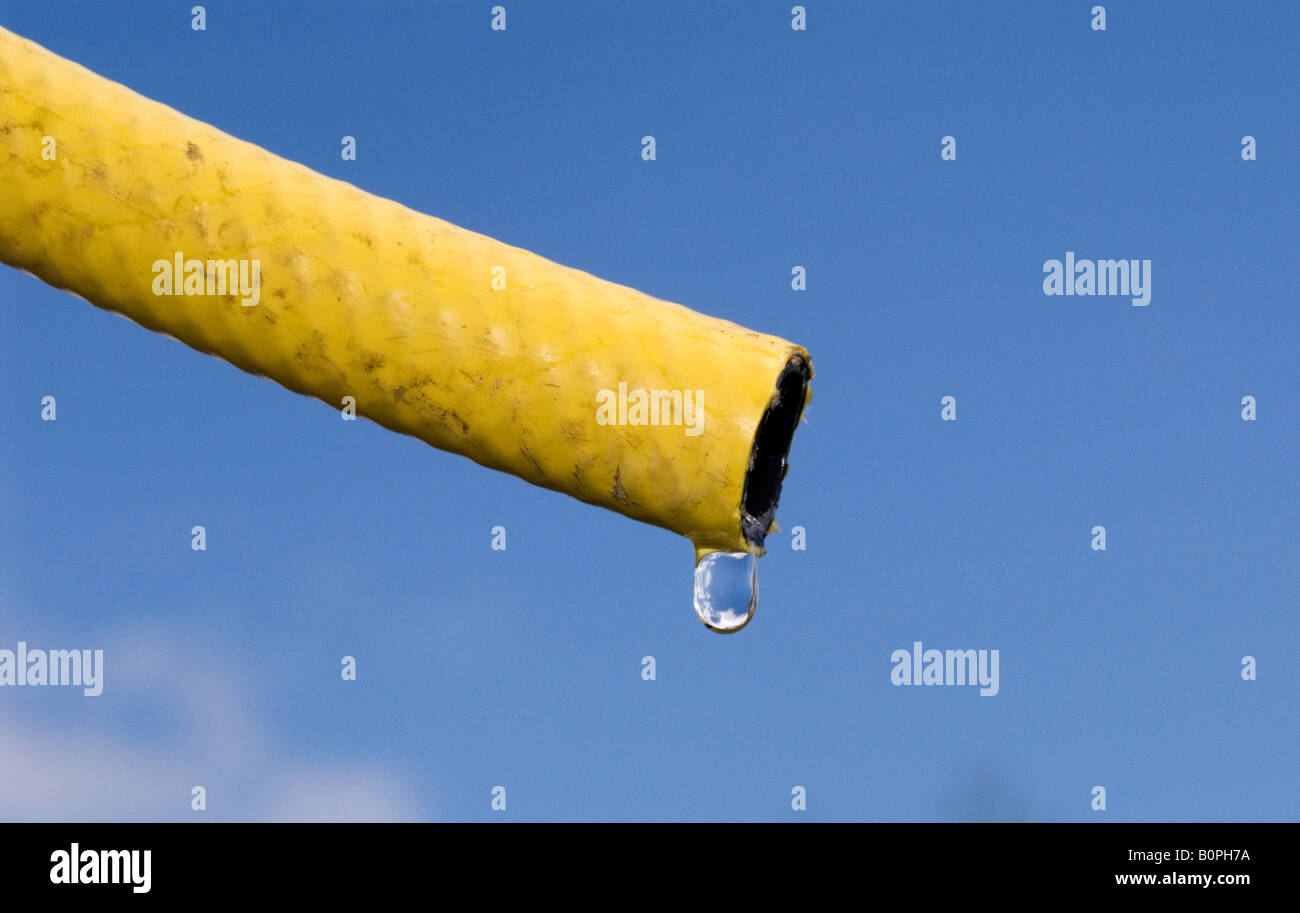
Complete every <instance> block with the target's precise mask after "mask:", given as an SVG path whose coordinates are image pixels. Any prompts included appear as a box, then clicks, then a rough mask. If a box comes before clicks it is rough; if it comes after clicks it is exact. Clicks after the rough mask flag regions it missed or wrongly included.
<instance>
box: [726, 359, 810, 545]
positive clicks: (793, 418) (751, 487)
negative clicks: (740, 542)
mask: <svg viewBox="0 0 1300 913" xmlns="http://www.w3.org/2000/svg"><path fill="white" fill-rule="evenodd" d="M811 377H812V370H811V367H810V366H809V364H808V362H807V360H806V359H805V358H803V356H801V355H794V356H792V357H791V358H790V360H789V361H788V362H786V365H785V368H784V369H782V371H781V377H780V378H779V379H778V380H777V382H776V392H777V395H776V396H775V397H773V399H772V402H771V403H770V404H769V405H768V407H767V411H766V412H764V413H763V417H762V418H761V419H760V420H759V423H758V433H757V434H755V435H754V449H753V450H752V451H751V452H750V455H749V472H748V473H747V474H746V475H745V491H744V494H743V496H742V497H741V517H740V528H741V532H742V533H744V535H745V540H746V541H747V542H749V543H751V544H752V545H762V544H763V539H764V538H765V537H766V536H767V530H768V527H769V526H771V524H772V517H773V515H774V514H775V513H776V504H777V501H778V500H779V499H780V497H781V483H782V482H783V481H784V480H785V473H786V470H787V469H788V468H789V462H788V458H789V456H790V444H791V443H792V442H793V441H794V430H795V428H797V427H798V426H799V417H800V416H801V415H802V414H803V404H804V398H805V396H806V392H807V389H808V381H809V380H810V379H811Z"/></svg>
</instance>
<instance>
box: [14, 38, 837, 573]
mask: <svg viewBox="0 0 1300 913" xmlns="http://www.w3.org/2000/svg"><path fill="white" fill-rule="evenodd" d="M0 260H3V261H4V262H5V263H8V264H10V265H11V266H14V267H17V268H19V269H22V270H26V271H28V272H31V273H33V274H35V275H36V276H38V277H40V278H41V279H43V280H44V281H46V282H48V283H50V284H51V285H53V286H56V287H58V288H61V289H66V290H68V291H71V292H73V293H75V294H77V295H80V296H81V297H83V298H85V299H86V300H88V301H90V302H91V303H92V304H95V305H97V306H99V307H101V308H105V309H107V310H111V311H115V312H117V313H120V314H123V315H125V316H127V317H129V318H131V319H132V320H134V321H136V322H137V323H139V324H141V325H143V326H145V327H147V328H149V329H151V330H156V331H158V332H161V333H166V334H168V335H170V336H174V337H175V338H177V339H179V340H180V341H182V342H184V343H185V344H186V345H189V346H192V347H193V348H195V349H198V350H199V351H201V352H207V353H210V354H212V355H216V356H218V357H220V358H223V359H225V360H227V361H229V362H230V363H231V364H234V365H235V366H237V367H239V368H242V369H243V370H245V371H249V372H252V373H254V374H258V375H262V376H265V377H268V378H271V379H272V380H275V381H276V382H278V383H280V384H283V385H284V386H285V387H287V388H289V389H290V390H294V391H297V392H299V393H303V394H307V395H309V396H314V397H317V398H319V399H321V400H324V401H325V402H327V403H330V404H332V405H334V406H335V407H336V408H343V407H344V406H346V405H347V403H348V401H346V400H345V397H351V398H352V399H353V401H354V402H355V408H356V411H357V413H358V414H360V415H363V416H365V417H367V418H370V419H372V420H373V421H375V422H378V423H379V424H381V425H384V426H385V427H387V428H391V429H392V430H394V431H398V432H401V433H404V434H410V435H414V436H416V437H418V438H420V439H422V440H424V441H427V442H428V443H429V444H432V445H433V446H435V447H438V448H441V449H443V450H449V451H451V452H453V453H458V454H462V455H464V456H467V457H469V458H470V459H473V460H475V461H476V462H478V463H481V464H483V465H484V466H490V467H492V468H494V469H499V470H502V471H504V472H509V473H513V474H514V475H516V476H519V477H521V478H523V479H526V480H527V481H529V482H532V483H534V484H536V485H541V486H545V487H547V488H551V489H555V490H558V491H563V492H566V493H567V494H570V495H572V496H573V497H575V498H580V499H581V500H583V501H586V502H589V503H591V504H598V505H600V506H602V507H607V508H610V509H612V510H616V511H619V512H620V513H623V514H626V515H627V516H630V517H633V518H635V519H637V520H642V521H645V522H647V523H653V524H655V525H658V526H661V527H665V528H667V529H670V530H674V531H675V532H678V533H680V534H682V535H684V536H687V537H688V538H690V539H691V541H692V542H693V543H694V544H695V546H696V550H697V554H699V553H703V552H708V551H712V550H719V549H725V550H728V551H738V552H739V551H748V552H754V553H757V554H762V552H763V547H762V539H763V536H764V535H765V534H766V533H767V532H768V530H769V528H770V524H771V523H772V522H773V519H772V518H773V512H774V510H775V507H776V502H777V498H778V496H779V493H780V487H781V480H782V478H783V477H784V473H785V467H786V464H785V460H786V456H787V453H788V451H789V446H790V441H791V438H792V436H793V433H794V428H795V426H796V425H797V423H798V421H799V417H800V415H801V414H802V411H803V408H804V405H805V404H806V402H807V399H808V397H809V396H810V392H809V387H808V381H809V379H810V378H811V376H812V368H811V363H810V361H809V359H808V353H807V352H806V351H805V350H804V349H803V348H801V347H800V346H797V345H794V344H792V343H789V342H786V341H785V340H782V339H778V338H776V337H774V336H767V335H764V334H761V333H756V332H753V331H751V330H747V329H744V328H743V327H740V326H737V325H735V324H733V323H729V322H727V321H723V320H718V319H715V318H712V317H707V316H704V315H702V314H698V313H696V312H694V311H691V310H688V309H687V308H684V307H682V306H680V305H677V304H672V303H669V302H666V301H661V300H659V299H656V298H652V297H650V296H649V295H645V294H643V293H641V292H638V291H635V290H633V289H630V288H626V287H624V286H620V285H615V284H614V283H611V282H606V281H604V280H602V279H597V278H595V277H594V276H591V275H589V274H587V273H584V272H581V271H579V270H575V269H569V268H567V267H563V266H559V265H558V264H555V263H552V262H550V261H548V260H545V259H543V258H542V257H539V256H537V255H535V254H532V253H529V252H528V251H525V250H521V249H519V248H516V247H510V246H509V245H506V244H503V243H501V242H499V241H494V240H492V239H491V238H487V237H484V236H483V235H479V234H475V233H474V232H471V231H466V230H465V229H463V228H458V227H456V226H454V225H451V224H449V223H447V222H444V221H442V220H440V219H436V218H433V217H431V216H427V215H422V214H420V213H417V212H414V211H412V210H410V209H407V208H406V207H404V206H401V205H399V204H397V203H394V202H392V201H389V200H385V199H382V198H379V197H376V196H373V195H371V194H368V193H365V192H364V191H361V190H359V189H357V188H356V187H353V186H352V185H350V184H346V183H343V182H342V181H337V180H334V179H332V178H328V177H325V176H323V175H320V174H317V173H315V172H313V171H311V170H309V169H307V168H304V167H303V166H301V165H298V164H295V163H293V162H290V161H287V160H285V159H282V158H279V157H277V156H275V155H272V154H271V153H269V152H267V151H265V150H264V149H261V148H259V147H257V146H254V145H251V144H249V143H246V142H243V141H242V140H238V139H235V138H234V137H231V136H228V135H227V134H225V133H222V132H221V131H219V130H217V129H216V128H214V127H211V126H208V125H207V124H203V123H201V122H199V121H196V120H193V119H191V118H189V117H186V116H184V115H182V114H180V113H178V112H176V111H174V110H172V109H171V108H168V107H166V106H164V105H161V104H158V103H156V102H153V101H150V100H148V99H146V98H144V97H142V96H140V95H137V94H136V93H134V92H132V91H131V90H129V89H127V88H126V87H124V86H121V85H119V84H117V83H114V82H111V81H109V80H106V79H104V78H102V77H100V76H97V75H95V74H94V73H91V72H90V71H89V70H86V69H84V68H83V67H81V66H79V65H77V64H75V63H73V62H71V61H68V60H65V59H63V58H61V57H58V56H57V55H55V54H53V53H51V52H49V51H47V50H45V49H44V48H42V47H40V46H39V45H36V44H34V43H32V42H30V41H27V40H26V39H23V38H21V37H19V36H17V35H14V34H13V33H11V32H8V31H5V30H4V29H3V28H0Z"/></svg>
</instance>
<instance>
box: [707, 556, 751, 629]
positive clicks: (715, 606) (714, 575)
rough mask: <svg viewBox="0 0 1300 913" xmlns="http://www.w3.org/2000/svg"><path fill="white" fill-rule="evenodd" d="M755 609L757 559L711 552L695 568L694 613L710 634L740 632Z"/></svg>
mask: <svg viewBox="0 0 1300 913" xmlns="http://www.w3.org/2000/svg"><path fill="white" fill-rule="evenodd" d="M757 608H758V557H757V556H756V555H752V554H750V553H748V552H710V553H709V554H707V555H705V556H704V557H703V558H701V559H700V561H699V563H698V564H696V565H695V614H696V615H698V616H700V621H702V622H704V624H705V625H706V626H707V627H708V628H709V629H710V630H713V631H718V632H720V633H722V634H730V633H732V632H733V631H739V630H740V629H741V628H743V627H744V626H745V625H747V624H749V620H750V619H751V618H753V617H754V610H755V609H757Z"/></svg>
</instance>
